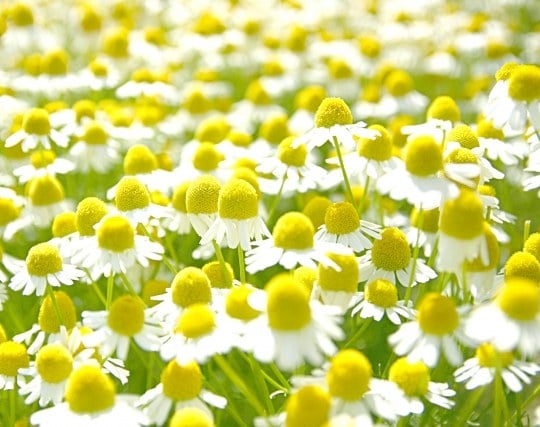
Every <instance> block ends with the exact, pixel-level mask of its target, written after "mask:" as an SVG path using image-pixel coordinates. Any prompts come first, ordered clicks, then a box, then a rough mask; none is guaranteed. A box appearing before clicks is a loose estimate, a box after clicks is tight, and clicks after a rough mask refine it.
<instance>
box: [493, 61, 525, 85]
mask: <svg viewBox="0 0 540 427" xmlns="http://www.w3.org/2000/svg"><path fill="white" fill-rule="evenodd" d="M519 66H520V65H519V64H517V63H516V62H507V63H505V64H503V66H502V67H501V68H499V69H498V70H497V72H496V73H495V79H496V80H497V81H500V80H502V81H506V80H508V79H509V78H510V75H511V74H512V72H513V71H514V70H515V69H516V68H517V67H519Z"/></svg>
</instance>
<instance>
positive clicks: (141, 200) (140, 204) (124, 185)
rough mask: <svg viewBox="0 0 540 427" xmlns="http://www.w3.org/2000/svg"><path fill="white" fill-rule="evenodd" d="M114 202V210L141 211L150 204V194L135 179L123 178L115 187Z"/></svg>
mask: <svg viewBox="0 0 540 427" xmlns="http://www.w3.org/2000/svg"><path fill="white" fill-rule="evenodd" d="M114 201H115V204H116V208H117V209H118V210H120V211H122V212H126V211H131V210H134V209H142V208H145V207H147V206H148V205H149V204H150V193H149V192H148V189H147V188H146V187H145V185H144V184H143V183H142V182H141V181H139V180H138V179H137V178H135V177H131V176H125V177H123V178H122V179H121V180H120V182H119V183H118V186H117V187H116V195H115V198H114Z"/></svg>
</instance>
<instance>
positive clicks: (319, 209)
mask: <svg viewBox="0 0 540 427" xmlns="http://www.w3.org/2000/svg"><path fill="white" fill-rule="evenodd" d="M331 205H332V202H331V201H330V199H329V198H328V197H324V196H315V197H313V198H311V199H310V200H309V202H307V203H306V206H304V209H302V213H303V214H304V215H305V216H307V217H308V218H309V219H310V220H311V223H312V224H313V228H315V229H317V228H319V226H321V225H323V224H324V218H325V216H326V209H328V207H329V206H331Z"/></svg>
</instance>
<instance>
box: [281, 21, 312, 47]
mask: <svg viewBox="0 0 540 427" xmlns="http://www.w3.org/2000/svg"><path fill="white" fill-rule="evenodd" d="M307 36H308V33H307V31H306V29H305V28H303V27H301V26H299V25H294V26H293V27H292V28H291V29H290V31H289V34H287V37H286V38H285V46H286V47H287V48H289V49H290V50H292V51H293V52H302V51H304V50H305V48H306V43H307Z"/></svg>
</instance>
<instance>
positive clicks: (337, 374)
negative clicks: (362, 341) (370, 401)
mask: <svg viewBox="0 0 540 427" xmlns="http://www.w3.org/2000/svg"><path fill="white" fill-rule="evenodd" d="M372 376H373V371H372V368H371V363H370V362H369V360H368V358H367V357H366V356H364V354H363V353H361V352H360V351H358V350H354V349H346V350H341V351H340V352H339V353H337V354H336V355H335V356H334V357H333V359H332V362H331V365H330V368H329V369H328V372H327V374H326V382H327V384H328V390H329V391H330V395H331V396H332V397H338V398H340V399H343V400H349V401H354V400H358V399H361V398H362V396H363V395H364V394H365V393H366V391H368V389H369V382H370V380H371V377H372Z"/></svg>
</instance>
